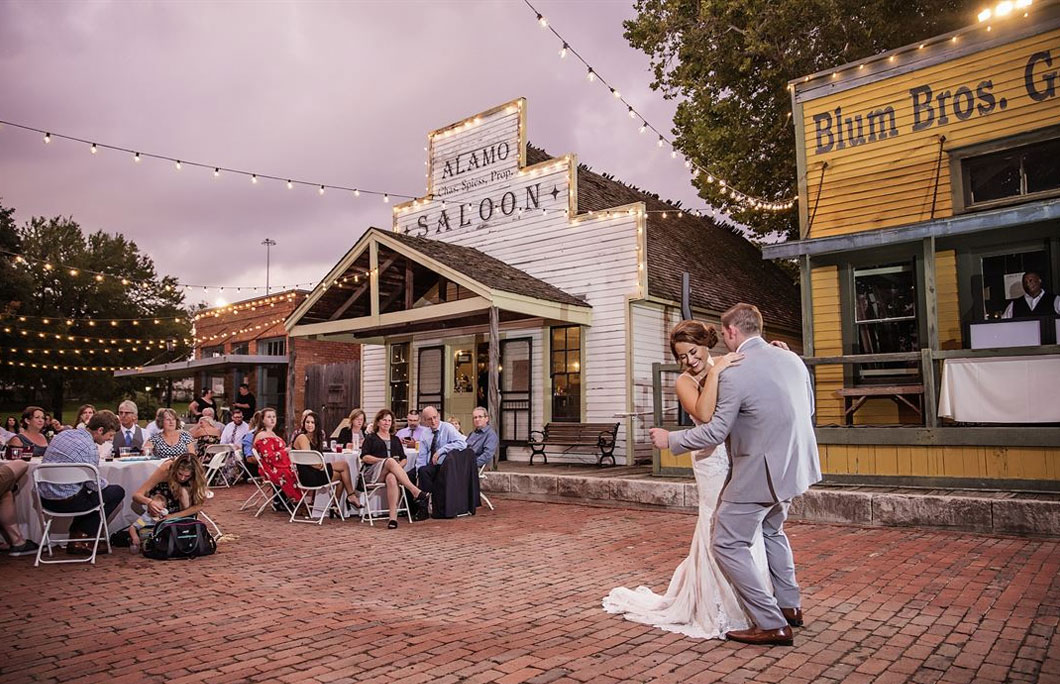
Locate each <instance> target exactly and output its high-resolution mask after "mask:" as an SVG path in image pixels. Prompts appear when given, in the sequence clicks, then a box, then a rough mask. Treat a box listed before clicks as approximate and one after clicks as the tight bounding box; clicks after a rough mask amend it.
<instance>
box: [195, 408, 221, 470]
mask: <svg viewBox="0 0 1060 684" xmlns="http://www.w3.org/2000/svg"><path fill="white" fill-rule="evenodd" d="M188 434H189V435H191V438H192V439H194V440H195V452H196V453H197V454H199V458H205V457H206V447H209V446H213V445H214V444H220V443H221V428H220V427H218V423H217V421H215V420H214V419H213V409H212V408H210V407H209V406H207V407H206V408H204V409H203V410H202V415H201V416H200V417H199V422H197V423H195V424H194V425H192V426H191V429H190V430H188Z"/></svg>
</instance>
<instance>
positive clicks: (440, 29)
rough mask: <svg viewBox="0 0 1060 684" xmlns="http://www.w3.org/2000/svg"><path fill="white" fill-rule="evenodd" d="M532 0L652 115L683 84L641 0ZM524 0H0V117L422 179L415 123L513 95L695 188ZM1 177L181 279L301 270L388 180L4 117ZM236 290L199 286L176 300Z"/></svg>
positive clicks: (361, 214)
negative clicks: (643, 28) (639, 23)
mask: <svg viewBox="0 0 1060 684" xmlns="http://www.w3.org/2000/svg"><path fill="white" fill-rule="evenodd" d="M535 5H536V6H537V7H538V8H539V9H540V10H541V11H542V12H543V13H544V14H545V16H546V17H548V19H549V20H550V21H551V22H552V24H553V25H554V26H555V27H556V29H557V30H558V31H559V32H560V33H562V34H564V35H565V36H566V37H567V39H568V40H569V41H570V42H571V44H572V45H573V46H574V47H575V48H576V49H578V50H579V51H580V52H581V53H582V54H583V55H584V56H585V57H586V58H587V59H588V60H589V62H590V63H591V64H592V65H593V67H594V68H595V69H596V70H597V71H598V72H599V73H600V74H602V75H603V76H604V77H605V78H607V79H609V80H610V81H612V82H614V83H615V84H617V85H618V87H619V88H620V89H621V91H622V94H623V95H624V96H626V97H627V99H629V100H630V101H631V102H633V103H634V104H635V105H636V106H637V107H638V109H640V110H641V111H642V112H644V113H645V114H646V115H647V118H648V120H649V121H651V122H654V123H655V125H656V126H658V127H659V128H660V129H662V130H669V129H670V127H671V120H672V115H673V109H674V104H673V103H672V102H666V101H664V100H663V99H662V96H661V95H660V94H658V93H655V92H652V91H651V90H650V89H649V87H648V84H649V82H650V80H651V78H650V73H649V71H648V60H647V57H646V56H645V55H643V54H641V53H639V52H636V51H634V50H633V49H632V48H630V47H629V46H628V44H627V43H626V42H625V40H624V39H623V38H622V21H623V20H624V19H627V18H630V17H632V16H633V9H632V2H631V0H621V1H615V2H611V1H604V0H598V1H596V2H591V1H586V0H582V1H580V2H564V1H560V0H538V2H535ZM559 47H560V44H559V43H558V42H557V40H556V38H555V37H554V36H552V35H551V33H550V32H547V31H545V30H543V29H541V28H540V27H539V26H538V25H537V23H536V21H535V19H534V16H533V14H532V13H531V12H530V10H529V9H528V8H527V7H526V6H525V5H524V4H523V3H522V2H519V1H517V0H509V1H492V2H486V1H481V2H473V1H470V0H465V1H457V0H435V1H431V2H417V1H412V0H406V1H396V0H391V1H389V2H369V1H362V2H267V3H266V2H155V3H146V2H123V1H120V0H118V1H114V2H101V1H92V0H89V1H87V2H85V1H80V2H30V1H21V2H14V1H8V2H2V3H0V83H2V84H3V87H2V89H3V93H4V96H3V98H2V104H0V119H4V120H8V121H13V122H18V123H23V124H26V125H30V126H34V127H37V128H42V129H47V130H51V131H55V132H59V133H64V134H68V135H73V136H77V137H81V138H85V139H89V140H96V141H98V142H102V143H108V144H114V145H119V146H122V147H128V148H132V149H140V150H143V151H145V152H155V153H159V154H164V155H168V156H173V157H179V158H184V159H190V160H195V161H202V162H207V163H211V164H219V165H222V166H229V167H232V168H241V169H247V170H250V171H255V172H259V173H265V174H274V175H278V176H283V177H294V178H302V179H306V180H312V181H317V182H322V183H328V184H334V185H344V186H351V187H355V186H359V187H364V188H376V189H380V190H385V191H390V192H397V193H407V194H416V195H419V194H422V193H423V192H424V190H425V185H424V177H423V173H424V165H423V162H424V159H425V156H426V155H425V153H424V151H423V148H424V145H425V144H426V135H427V132H428V131H429V130H431V129H433V128H438V127H440V126H443V125H445V124H448V123H450V122H452V121H455V120H458V119H461V118H463V117H465V116H468V115H471V114H474V113H476V112H479V111H481V110H484V109H487V108H489V107H491V106H493V105H496V104H500V103H502V102H506V101H508V100H511V99H513V98H516V97H520V96H523V97H526V98H527V99H528V101H529V118H528V120H529V139H530V141H531V142H533V143H535V144H537V145H539V146H542V147H544V148H545V149H546V150H548V151H549V152H550V153H552V154H556V155H558V154H564V153H567V152H574V153H576V154H578V156H579V160H580V161H581V162H583V163H586V164H589V165H590V166H592V167H593V169H594V170H597V171H608V172H610V173H614V174H615V175H616V176H618V177H619V178H622V179H624V180H626V181H628V182H631V183H635V184H637V185H639V186H640V187H643V188H647V189H651V190H654V191H656V192H658V193H660V194H661V195H662V196H664V197H669V198H673V199H681V200H684V201H685V203H686V205H691V206H702V203H701V202H700V201H697V200H696V197H695V192H694V190H693V189H692V187H691V185H690V183H689V175H688V172H687V170H686V169H685V168H684V166H683V165H682V164H681V163H679V162H678V161H674V160H672V159H671V158H670V155H669V153H668V152H664V151H660V150H659V149H658V148H657V147H656V145H655V140H654V139H653V138H652V136H651V135H650V133H648V134H644V135H640V134H638V132H637V128H638V125H639V121H638V122H633V121H631V120H630V119H629V117H628V115H627V112H626V111H625V108H624V107H623V106H621V105H620V104H617V103H615V102H614V101H613V100H612V99H611V98H610V96H609V95H608V93H607V90H606V88H604V87H603V86H601V85H599V84H598V83H596V84H589V83H588V82H587V81H586V78H585V71H584V69H583V67H581V66H580V65H579V64H578V63H577V62H576V61H574V60H573V59H571V58H569V57H568V58H567V59H566V60H560V59H559V56H558V54H557V53H558V50H559ZM0 198H2V201H3V204H4V205H6V206H13V207H15V208H16V210H17V214H16V218H17V219H18V220H19V221H20V222H22V221H25V220H26V219H28V218H29V217H30V216H32V215H46V216H54V215H70V216H73V217H74V218H75V219H76V220H77V221H78V222H79V223H80V224H81V226H82V227H83V228H85V229H87V230H89V231H94V230H97V229H102V230H105V231H110V232H122V233H124V234H125V235H127V236H129V237H130V238H132V239H133V240H135V241H136V243H137V244H138V245H139V247H140V248H141V249H142V250H143V251H145V252H147V253H148V254H150V255H151V256H152V257H153V258H154V259H155V261H156V263H157V265H158V266H159V268H160V269H161V271H162V272H163V273H168V274H173V275H175V276H177V277H178V278H180V279H181V280H182V281H183V282H189V283H205V284H211V285H222V284H223V285H236V284H255V285H263V284H264V280H265V248H264V247H262V246H261V245H260V243H261V241H262V239H264V238H265V237H271V238H273V239H275V240H277V241H278V242H279V245H278V247H275V248H273V250H272V272H271V281H272V283H273V285H276V284H291V283H296V282H306V281H313V282H314V283H315V282H316V280H318V279H319V278H320V277H322V276H323V275H324V273H326V271H327V270H328V269H329V268H330V267H331V266H332V265H333V264H334V263H335V261H337V260H338V259H339V258H340V257H341V256H342V255H343V254H344V253H345V252H346V250H347V249H348V248H349V247H350V246H351V245H352V244H353V242H354V241H356V239H357V238H358V237H359V236H360V235H361V233H362V232H363V231H364V229H365V228H366V227H368V226H370V225H375V226H381V227H388V226H389V225H390V218H391V211H390V205H387V204H384V203H383V202H382V200H381V199H379V198H372V197H369V196H367V195H362V196H361V197H360V198H359V199H354V198H353V197H352V196H351V195H349V194H345V193H343V194H339V193H334V192H333V193H327V194H325V195H324V196H323V197H321V196H319V195H318V194H317V192H316V191H315V190H314V189H312V188H307V187H302V188H300V189H296V190H293V191H288V190H287V189H286V188H285V187H284V185H283V184H281V183H277V182H269V181H262V182H261V183H259V184H258V185H252V184H251V183H250V181H249V180H248V179H246V178H244V177H236V176H228V177H226V176H224V175H222V176H221V177H220V178H217V179H215V178H214V177H213V174H212V173H211V172H209V171H206V170H203V169H193V168H189V167H185V168H184V169H183V170H181V171H179V172H178V171H176V170H175V169H174V168H173V166H172V165H171V164H169V163H166V162H161V161H151V160H144V161H143V162H142V163H140V164H134V163H133V162H132V160H131V157H130V155H127V154H122V153H117V152H111V151H106V150H103V151H100V152H99V154H96V155H92V154H89V152H88V149H87V146H85V145H80V144H76V143H71V142H66V141H61V140H53V141H52V143H51V144H49V145H45V144H43V143H42V142H41V137H40V136H38V135H37V134H34V133H28V132H24V131H19V130H16V129H12V128H10V127H3V128H2V129H0ZM219 296H221V297H224V298H225V299H226V300H228V301H232V300H234V299H237V298H243V297H246V296H247V293H245V292H244V293H242V294H239V295H236V294H235V293H231V292H229V291H228V290H226V291H225V292H224V293H223V294H222V293H219V292H217V291H214V290H211V291H210V292H208V293H203V291H202V290H201V289H200V290H197V291H195V292H193V293H190V295H189V297H188V301H189V303H190V302H193V301H199V300H203V299H205V300H206V301H209V302H210V303H214V302H215V300H216V299H217V298H218V297H219Z"/></svg>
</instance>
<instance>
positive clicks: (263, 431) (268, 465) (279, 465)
mask: <svg viewBox="0 0 1060 684" xmlns="http://www.w3.org/2000/svg"><path fill="white" fill-rule="evenodd" d="M275 430H276V409H272V408H264V409H262V410H261V423H260V424H259V425H258V429H257V430H255V431H254V438H253V441H252V442H251V443H252V444H253V445H254V450H255V451H257V452H258V456H259V458H260V460H259V462H258V466H259V468H260V472H261V474H262V475H263V476H264V477H266V478H267V479H268V480H269V481H270V482H272V483H273V484H274V485H276V486H277V487H279V488H280V491H281V492H283V493H284V495H285V496H286V497H287V498H288V499H291V500H292V501H298V500H299V499H301V498H302V491H301V490H300V489H298V486H297V485H296V484H295V478H294V469H293V468H291V457H290V455H289V454H288V453H287V445H286V444H285V443H284V441H283V439H282V438H281V437H280V436H279V435H277V434H276V432H275Z"/></svg>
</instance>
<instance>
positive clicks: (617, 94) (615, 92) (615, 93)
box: [611, 88, 622, 100]
mask: <svg viewBox="0 0 1060 684" xmlns="http://www.w3.org/2000/svg"><path fill="white" fill-rule="evenodd" d="M611 95H612V97H614V98H615V99H616V100H617V99H618V98H620V97H622V93H620V92H618V89H617V88H612V89H611Z"/></svg>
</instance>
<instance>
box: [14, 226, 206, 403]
mask: <svg viewBox="0 0 1060 684" xmlns="http://www.w3.org/2000/svg"><path fill="white" fill-rule="evenodd" d="M0 249H2V250H4V252H5V253H3V254H0V324H2V327H0V345H2V348H3V349H4V354H3V357H4V359H5V361H6V360H12V361H15V362H16V363H17V362H20V361H26V362H27V364H26V366H14V367H12V366H10V365H9V364H7V363H6V362H5V363H3V364H0V391H3V392H4V393H5V394H20V395H21V397H20V398H23V399H24V400H26V401H30V400H33V401H40V400H41V399H39V398H38V397H40V396H41V395H42V394H43V396H45V397H50V404H51V408H52V409H53V410H57V408H58V407H59V406H61V405H62V397H63V394H64V392H66V391H72V392H73V394H75V395H77V396H82V397H91V398H108V397H114V396H119V395H121V394H123V393H129V394H131V393H132V392H133V391H134V390H135V389H143V388H142V387H140V385H142V384H143V382H142V381H135V382H134V381H132V380H124V381H118V380H115V379H114V377H113V375H112V373H109V372H99V373H84V372H73V371H70V372H64V371H56V370H41V369H34V368H32V367H31V366H30V363H32V362H33V361H34V360H35V361H37V362H39V363H48V364H49V365H51V364H61V365H62V364H65V365H71V366H73V365H78V366H135V365H142V364H146V363H150V362H164V361H169V360H172V359H175V358H181V357H182V356H185V355H186V354H187V352H188V350H189V347H188V345H187V344H185V342H184V340H185V339H189V338H190V336H191V323H190V321H189V320H188V317H187V312H186V311H185V309H184V295H183V292H182V291H181V290H180V289H179V288H178V287H177V281H176V279H175V278H173V277H171V276H162V275H160V274H158V272H157V271H156V270H155V265H154V262H153V260H152V259H151V258H150V257H149V256H147V255H146V254H143V253H141V252H140V250H139V248H138V247H137V245H136V243H135V242H132V241H130V240H128V239H126V238H125V237H124V236H123V235H120V234H109V233H105V232H103V231H96V232H95V233H91V234H86V233H84V232H83V231H82V229H81V227H80V226H79V225H78V224H77V223H76V222H75V221H74V220H73V219H72V218H67V217H55V218H51V219H45V218H43V217H33V218H31V219H29V220H28V221H27V222H26V223H25V224H23V225H21V226H16V224H15V221H14V210H13V209H11V208H7V207H3V206H0ZM11 252H13V253H16V254H20V255H22V256H24V257H25V258H26V259H27V260H28V261H29V263H28V264H26V263H16V262H15V260H14V257H13V256H11V254H10V253H11ZM44 263H48V264H51V265H53V267H52V268H50V269H46V268H45V267H44V266H43V264H44ZM60 264H61V265H62V266H61V267H60V266H59V265H60ZM71 271H76V275H75V274H74V273H72V272H71ZM90 272H99V273H104V274H106V275H107V276H113V277H104V278H103V279H102V280H97V279H96V278H95V277H94V276H93V274H92V273H90ZM122 278H125V279H127V280H128V281H130V283H132V284H131V285H122V283H121V279H122ZM20 316H25V317H26V320H25V321H22V320H20V319H19V317H20ZM42 317H47V318H48V319H49V321H50V322H49V323H47V324H45V323H44V322H43V320H41V319H42ZM134 318H151V319H154V318H157V319H158V320H159V323H158V324H155V323H153V320H152V321H142V322H140V323H139V324H137V325H134V324H133V323H132V322H131V321H120V322H118V324H117V325H112V324H110V323H109V321H110V320H112V319H134ZM76 319H82V320H80V321H77V322H75V324H74V325H71V326H68V325H66V324H65V321H67V320H76ZM88 320H95V321H97V323H96V324H95V325H90V324H89V323H88ZM101 321H107V322H101ZM8 331H10V332H8ZM24 331H26V332H29V331H32V332H29V334H27V335H23V334H22V333H23V332H24ZM42 332H43V333H45V334H44V335H41V333H42ZM59 333H62V338H63V339H58V338H57V337H56V335H58V334H59ZM69 336H74V337H75V338H76V339H75V340H72V341H71V340H69V339H67V338H68V337H69ZM85 337H90V338H92V340H93V341H92V342H91V343H86V342H84V338H85ZM100 338H102V339H104V340H107V341H108V344H100V343H99V342H98V341H97V340H98V339H100ZM127 338H128V339H133V340H160V339H167V338H168V339H172V340H175V342H174V343H173V344H171V345H170V346H169V347H168V348H165V349H161V350H160V349H158V348H155V349H144V348H143V343H142V342H141V343H140V344H136V343H131V344H130V343H127V342H125V341H124V340H125V339H127ZM111 339H119V340H122V342H121V343H119V344H109V340H111ZM155 344H156V346H157V344H158V343H157V342H156V343H155ZM132 346H137V347H138V350H137V351H132V350H131V347H132ZM29 348H32V349H36V350H40V349H48V350H49V353H48V354H43V353H42V352H40V351H35V352H33V353H29V352H28V351H25V350H27V349H29ZM118 348H121V349H122V350H123V351H121V352H119V351H117V349H118ZM13 349H14V350H15V351H12V350H13ZM89 349H92V350H95V353H89V352H88V350H89ZM106 349H109V350H110V351H105V350H106ZM60 350H61V351H62V353H61V354H60ZM77 350H80V351H77ZM42 390H45V392H42ZM12 398H15V397H14V396H12ZM67 418H68V417H67Z"/></svg>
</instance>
